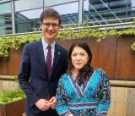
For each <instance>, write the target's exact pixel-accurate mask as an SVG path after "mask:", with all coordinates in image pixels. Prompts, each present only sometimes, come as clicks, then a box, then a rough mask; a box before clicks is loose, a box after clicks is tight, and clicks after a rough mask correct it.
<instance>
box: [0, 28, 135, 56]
mask: <svg viewBox="0 0 135 116" xmlns="http://www.w3.org/2000/svg"><path fill="white" fill-rule="evenodd" d="M110 36H112V37H115V36H116V37H120V36H135V29H124V30H106V31H105V30H103V31H102V30H99V29H91V28H89V27H83V28H78V29H74V30H73V29H71V28H67V29H65V30H64V31H60V32H59V34H58V39H60V40H64V39H82V38H92V39H96V40H98V41H101V40H102V39H106V38H108V37H110ZM40 38H41V33H40V32H37V33H29V34H24V35H10V36H1V37H0V57H8V56H9V51H10V49H11V48H14V49H20V48H22V47H23V46H24V45H25V44H26V43H30V42H32V41H37V40H39V39H40ZM131 49H132V50H133V51H135V42H133V43H132V45H131Z"/></svg>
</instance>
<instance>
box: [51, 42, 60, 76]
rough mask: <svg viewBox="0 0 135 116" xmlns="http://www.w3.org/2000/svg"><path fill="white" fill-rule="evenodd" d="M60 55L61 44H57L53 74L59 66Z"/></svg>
mask: <svg viewBox="0 0 135 116" xmlns="http://www.w3.org/2000/svg"><path fill="white" fill-rule="evenodd" d="M60 56H61V51H60V49H59V46H58V45H57V44H55V52H54V59H53V68H52V74H53V72H54V70H56V67H57V64H58V61H59V58H60Z"/></svg>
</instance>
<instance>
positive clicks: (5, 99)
mask: <svg viewBox="0 0 135 116" xmlns="http://www.w3.org/2000/svg"><path fill="white" fill-rule="evenodd" d="M24 98H25V95H24V93H23V92H22V91H21V90H16V91H0V105H3V104H8V103H12V102H15V101H18V100H21V99H24Z"/></svg>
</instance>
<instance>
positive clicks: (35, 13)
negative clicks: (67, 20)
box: [15, 0, 43, 33]
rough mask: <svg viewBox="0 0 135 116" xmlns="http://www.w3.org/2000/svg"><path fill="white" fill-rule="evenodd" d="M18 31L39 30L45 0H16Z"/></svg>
mask: <svg viewBox="0 0 135 116" xmlns="http://www.w3.org/2000/svg"><path fill="white" fill-rule="evenodd" d="M15 9H16V12H15V16H16V20H15V22H16V32H17V33H23V32H32V31H37V30H39V17H40V14H41V12H42V10H43V0H19V1H15Z"/></svg>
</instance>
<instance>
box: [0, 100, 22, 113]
mask: <svg viewBox="0 0 135 116" xmlns="http://www.w3.org/2000/svg"><path fill="white" fill-rule="evenodd" d="M23 112H24V100H19V101H16V102H13V103H9V104H5V105H0V116H22V114H23Z"/></svg>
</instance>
